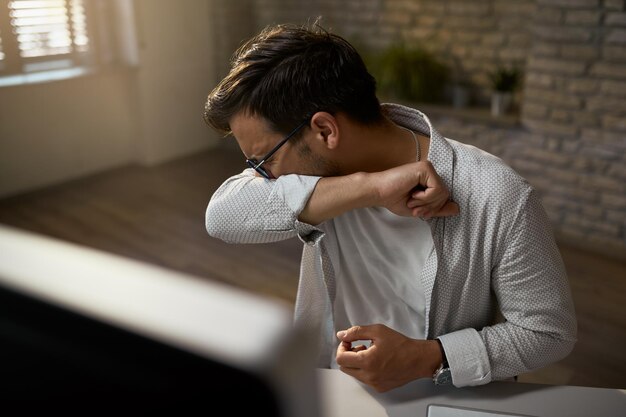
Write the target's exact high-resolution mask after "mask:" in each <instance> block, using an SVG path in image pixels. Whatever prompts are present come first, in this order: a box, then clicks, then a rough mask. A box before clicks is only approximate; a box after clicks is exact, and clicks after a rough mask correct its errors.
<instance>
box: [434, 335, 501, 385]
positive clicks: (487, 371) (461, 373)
mask: <svg viewBox="0 0 626 417" xmlns="http://www.w3.org/2000/svg"><path fill="white" fill-rule="evenodd" d="M438 339H439V340H440V341H441V344H442V345H443V349H444V350H445V352H446V358H447V360H448V365H449V366H450V372H451V373H452V383H453V384H454V386H456V387H465V386H472V385H483V384H488V383H489V382H491V366H490V364H489V357H488V356H487V349H486V348H485V345H484V343H483V340H482V338H481V337H480V335H479V333H478V332H477V331H476V330H474V329H463V330H459V331H456V332H452V333H448V334H445V335H441V336H439V337H438Z"/></svg>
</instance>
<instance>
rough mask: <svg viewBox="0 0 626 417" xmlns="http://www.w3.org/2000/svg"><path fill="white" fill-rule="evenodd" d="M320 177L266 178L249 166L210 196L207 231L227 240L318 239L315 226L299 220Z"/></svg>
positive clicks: (264, 241)
mask: <svg viewBox="0 0 626 417" xmlns="http://www.w3.org/2000/svg"><path fill="white" fill-rule="evenodd" d="M320 178H321V177H314V176H305V175H293V174H290V175H283V176H280V177H279V178H278V179H276V180H267V179H265V178H260V177H257V176H255V175H254V170H252V169H246V170H244V171H243V172H242V173H240V174H238V175H234V176H232V177H230V178H228V179H227V180H226V181H225V182H224V183H223V184H222V185H221V186H220V187H219V188H218V189H217V190H216V191H215V193H214V194H213V195H212V196H211V199H210V201H209V204H208V206H207V209H206V213H205V226H206V230H207V232H208V234H209V235H210V236H212V237H215V238H218V239H221V240H223V241H225V242H228V243H269V242H275V241H279V240H285V239H289V238H292V237H296V236H297V237H299V238H300V239H301V240H303V241H304V242H308V241H310V240H312V239H313V240H314V239H317V238H319V236H320V235H321V234H322V232H321V231H320V230H319V229H317V228H316V227H315V226H312V225H309V224H306V223H303V222H300V221H299V220H298V215H299V214H300V212H301V211H302V210H303V209H304V206H305V205H306V203H307V201H308V199H309V197H310V196H311V194H312V193H313V190H314V189H315V186H316V184H317V181H318V180H319V179H320Z"/></svg>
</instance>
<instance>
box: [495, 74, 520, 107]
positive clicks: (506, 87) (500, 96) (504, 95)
mask: <svg viewBox="0 0 626 417" xmlns="http://www.w3.org/2000/svg"><path fill="white" fill-rule="evenodd" d="M490 79H491V86H492V88H493V91H492V94H491V114H492V115H493V116H501V115H503V114H505V113H507V112H509V110H510V109H511V105H512V103H513V93H514V92H515V91H516V90H517V89H518V88H519V86H520V84H521V80H522V73H521V71H520V70H519V68H516V67H511V68H509V67H498V68H497V69H496V70H495V71H494V72H492V73H491V74H490Z"/></svg>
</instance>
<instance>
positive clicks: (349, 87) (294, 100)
mask: <svg viewBox="0 0 626 417" xmlns="http://www.w3.org/2000/svg"><path fill="white" fill-rule="evenodd" d="M242 111H244V112H246V113H248V114H250V115H255V116H261V117H263V118H264V119H266V120H267V121H268V122H269V124H270V128H272V129H273V130H274V131H276V132H281V133H287V132H288V131H290V130H291V129H293V128H294V127H295V126H297V125H298V124H299V123H301V122H302V121H304V120H305V119H306V117H308V116H311V115H313V114H314V113H315V112H317V111H326V112H329V113H331V114H336V113H338V112H343V113H344V114H346V115H347V116H348V117H350V118H352V119H354V120H356V121H359V122H362V123H365V124H372V123H376V122H378V121H380V120H381V119H382V113H381V109H380V103H379V101H378V98H377V97H376V81H375V79H374V77H373V76H372V75H371V74H370V73H369V72H368V70H367V68H366V66H365V63H364V62H363V59H362V58H361V56H360V55H359V53H358V52H357V50H356V49H355V48H354V47H353V46H352V45H351V44H350V43H349V42H348V41H346V40H345V39H344V38H342V37H341V36H339V35H336V34H332V33H329V32H328V31H326V30H324V29H322V28H321V27H320V26H319V25H318V24H317V23H315V24H313V25H311V27H306V26H297V25H290V24H285V25H275V26H268V27H266V28H265V29H263V30H262V31H261V32H260V33H259V34H258V35H256V36H255V37H253V38H252V39H250V40H248V41H247V42H246V43H244V44H243V45H242V46H241V47H240V48H239V49H238V50H237V51H236V52H235V54H234V55H233V58H232V61H231V69H230V72H229V73H228V75H227V76H226V77H225V78H224V79H223V80H222V81H221V82H220V83H219V84H218V85H217V86H216V87H215V88H214V89H213V91H211V93H210V94H209V96H208V99H207V101H206V105H205V109H204V120H205V121H206V123H207V124H208V125H209V126H212V127H213V128H215V129H216V130H218V131H220V132H223V133H230V125H229V121H230V119H231V118H232V117H233V116H234V115H236V114H238V113H239V112H242Z"/></svg>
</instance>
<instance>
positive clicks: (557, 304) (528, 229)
mask: <svg viewBox="0 0 626 417" xmlns="http://www.w3.org/2000/svg"><path fill="white" fill-rule="evenodd" d="M491 285H492V289H493V291H494V294H495V296H496V298H497V301H498V305H499V308H500V311H501V312H502V315H503V317H504V321H503V322H501V323H497V324H495V325H492V326H486V327H484V328H482V329H462V330H459V331H456V332H452V333H449V334H446V335H442V336H440V337H439V339H440V340H441V342H442V344H443V346H444V349H445V351H446V355H447V357H448V362H449V364H450V368H451V371H452V379H453V382H454V385H455V386H466V385H480V384H484V383H488V382H490V381H491V380H501V379H506V378H510V377H513V376H516V375H520V374H522V373H526V372H530V371H532V370H535V369H538V368H541V367H543V366H546V365H548V364H550V363H553V362H556V361H558V360H560V359H562V358H564V357H565V356H567V355H568V354H569V353H570V352H571V350H572V349H573V347H574V344H575V342H576V337H577V322H576V315H575V312H574V305H573V301H572V297H571V293H570V288H569V282H568V279H567V275H566V272H565V267H564V265H563V261H562V259H561V255H560V253H559V250H558V247H557V245H556V243H555V241H554V238H553V234H552V231H551V225H550V222H549V219H548V217H547V215H546V213H545V211H544V209H543V207H542V205H541V202H540V199H539V197H538V196H537V193H536V192H535V191H534V190H533V189H532V188H530V187H529V189H528V190H527V193H526V195H525V196H523V198H522V205H521V207H520V210H518V211H517V215H516V217H515V219H514V221H513V224H512V227H511V229H510V231H509V235H508V237H507V239H506V245H505V247H504V249H503V252H502V254H501V255H500V256H499V259H498V260H497V261H496V263H495V266H494V268H493V270H492V274H491Z"/></svg>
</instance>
